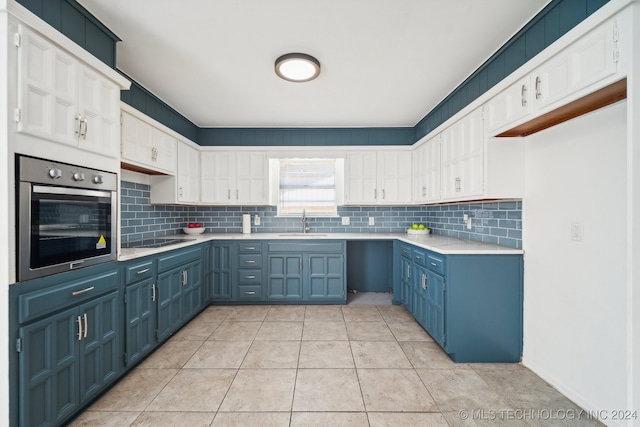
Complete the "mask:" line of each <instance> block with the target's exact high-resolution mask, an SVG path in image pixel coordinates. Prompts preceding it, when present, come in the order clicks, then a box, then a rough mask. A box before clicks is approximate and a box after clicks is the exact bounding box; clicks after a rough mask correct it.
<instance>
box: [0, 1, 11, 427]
mask: <svg viewBox="0 0 640 427" xmlns="http://www.w3.org/2000/svg"><path fill="white" fill-rule="evenodd" d="M6 6H7V5H6V0H0V82H2V83H0V84H2V85H4V87H1V88H0V118H2V117H8V115H9V113H8V110H7V105H8V100H7V86H6V85H7V81H8V78H7V70H8V64H7V56H8V53H7V47H8V41H7V25H8V23H7V19H8V16H7V13H6ZM0 120H2V119H0ZM7 146H8V142H7V132H0V147H3V148H5V147H7ZM7 156H8V153H7V150H6V149H2V150H0V165H5V167H0V170H4V171H6V170H7V169H8V168H7V167H6V165H8V163H9V161H8V158H7ZM8 178H9V177H8V174H7V173H0V200H2V201H4V202H3V203H1V205H2V206H3V207H2V208H0V230H5V231H4V232H2V231H0V372H1V373H2V374H0V378H2V379H1V380H0V426H5V425H9V380H8V377H7V374H6V373H7V372H9V359H8V357H9V355H8V353H7V349H8V348H9V309H8V308H9V283H8V280H7V276H8V275H7V271H9V265H8V264H9V263H8V259H9V239H8V237H7V236H8V233H7V232H6V231H8V229H9V218H8V212H7V209H6V206H7V203H6V201H7V200H8V194H9V182H8Z"/></svg>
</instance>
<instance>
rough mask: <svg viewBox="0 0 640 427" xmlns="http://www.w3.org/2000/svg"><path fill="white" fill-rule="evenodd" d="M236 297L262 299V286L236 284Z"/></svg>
mask: <svg viewBox="0 0 640 427" xmlns="http://www.w3.org/2000/svg"><path fill="white" fill-rule="evenodd" d="M238 299H262V286H261V285H238Z"/></svg>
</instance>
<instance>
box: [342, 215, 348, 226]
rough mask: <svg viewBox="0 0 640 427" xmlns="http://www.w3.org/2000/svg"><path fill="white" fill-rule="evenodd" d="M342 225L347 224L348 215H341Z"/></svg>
mask: <svg viewBox="0 0 640 427" xmlns="http://www.w3.org/2000/svg"><path fill="white" fill-rule="evenodd" d="M342 225H349V217H348V216H343V217H342Z"/></svg>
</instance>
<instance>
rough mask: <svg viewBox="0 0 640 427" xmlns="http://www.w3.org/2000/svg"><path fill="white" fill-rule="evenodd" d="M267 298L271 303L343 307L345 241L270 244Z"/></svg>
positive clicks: (344, 295) (344, 293) (345, 293)
mask: <svg viewBox="0 0 640 427" xmlns="http://www.w3.org/2000/svg"><path fill="white" fill-rule="evenodd" d="M267 246H268V251H267V270H268V271H267V295H266V299H267V300H268V301H272V302H289V301H291V302H298V303H318V304H344V303H345V302H346V295H347V292H346V291H347V285H346V262H345V246H346V245H345V242H344V241H331V242H322V241H315V242H313V243H311V242H308V243H305V242H299V241H291V242H282V241H279V242H270V243H268V245H267Z"/></svg>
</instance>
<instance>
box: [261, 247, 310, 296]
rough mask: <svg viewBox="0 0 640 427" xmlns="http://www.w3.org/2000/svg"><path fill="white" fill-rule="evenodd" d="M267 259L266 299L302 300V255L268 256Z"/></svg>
mask: <svg viewBox="0 0 640 427" xmlns="http://www.w3.org/2000/svg"><path fill="white" fill-rule="evenodd" d="M268 259H269V261H268V266H269V278H268V282H267V298H268V299H279V300H299V299H302V281H303V277H302V271H303V270H302V262H303V259H302V254H278V255H271V254H270V255H269V256H268Z"/></svg>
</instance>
